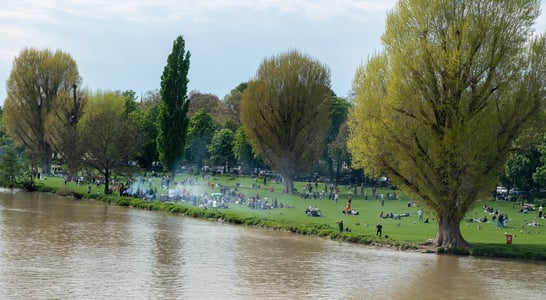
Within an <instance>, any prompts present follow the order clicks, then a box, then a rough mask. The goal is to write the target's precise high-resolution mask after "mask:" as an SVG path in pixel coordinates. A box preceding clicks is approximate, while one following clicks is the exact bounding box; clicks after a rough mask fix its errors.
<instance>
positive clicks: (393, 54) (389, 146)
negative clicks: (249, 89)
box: [348, 0, 546, 247]
mask: <svg viewBox="0 0 546 300" xmlns="http://www.w3.org/2000/svg"><path fill="white" fill-rule="evenodd" d="M539 13H540V1H537V0H518V1H513V0H504V1H499V0H458V1H446V0H427V1H424V0H405V1H402V0H401V1H398V4H397V5H396V7H395V8H394V9H393V10H392V11H391V12H390V13H389V14H388V16H387V21H386V30H385V33H384V35H383V43H384V50H383V51H382V52H380V53H378V54H376V55H374V56H372V57H371V58H370V59H369V60H368V62H367V64H366V65H365V66H363V67H361V68H360V69H359V70H358V71H357V74H356V76H355V82H354V90H355V105H354V109H353V110H352V111H351V115H350V117H349V121H350V123H349V124H350V128H351V137H350V140H349V143H348V145H349V148H350V150H351V153H352V156H353V164H354V165H357V166H361V167H364V168H365V170H366V171H374V170H375V172H377V173H378V174H375V175H379V173H385V174H387V175H388V176H389V178H390V179H391V180H392V181H393V182H394V183H395V184H396V185H398V186H399V187H400V188H401V189H403V190H404V191H406V192H408V193H410V194H411V195H413V196H414V197H415V199H416V200H418V201H419V202H421V204H423V205H426V206H427V207H429V208H430V209H431V210H432V211H433V212H434V213H435V215H436V220H437V222H438V232H437V234H436V237H435V239H434V240H432V242H433V244H435V245H437V246H440V247H470V246H471V245H470V244H469V243H468V242H467V241H466V240H465V239H464V238H463V237H462V234H461V229H460V223H461V221H462V220H463V218H464V217H465V215H466V213H467V212H468V211H469V209H471V208H472V207H473V205H474V203H475V201H476V200H477V199H480V198H481V197H482V196H486V195H487V192H488V191H490V190H492V189H494V187H495V184H496V182H497V181H498V179H499V177H500V175H501V174H502V166H503V163H504V161H505V160H506V157H507V155H508V152H509V151H510V148H511V146H512V142H513V141H514V139H515V138H516V137H518V136H519V135H520V134H521V133H522V132H523V130H524V129H525V128H526V127H528V125H529V124H530V121H532V120H536V118H538V117H541V113H542V112H543V110H544V104H545V100H546V80H545V78H546V40H545V38H544V36H543V35H539V36H535V35H534V34H533V24H534V21H535V20H536V18H537V17H538V15H539Z"/></svg>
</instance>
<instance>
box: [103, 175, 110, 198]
mask: <svg viewBox="0 0 546 300" xmlns="http://www.w3.org/2000/svg"><path fill="white" fill-rule="evenodd" d="M109 183H110V172H109V171H108V169H106V170H105V171H104V194H105V195H108V194H110V187H109Z"/></svg>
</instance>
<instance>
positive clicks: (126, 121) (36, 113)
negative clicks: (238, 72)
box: [2, 36, 349, 192]
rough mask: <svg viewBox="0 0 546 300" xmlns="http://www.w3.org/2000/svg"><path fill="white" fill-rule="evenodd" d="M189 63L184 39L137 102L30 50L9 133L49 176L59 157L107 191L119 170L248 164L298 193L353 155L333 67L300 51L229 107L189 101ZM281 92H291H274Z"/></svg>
mask: <svg viewBox="0 0 546 300" xmlns="http://www.w3.org/2000/svg"><path fill="white" fill-rule="evenodd" d="M189 59H190V53H189V51H186V50H185V43H184V40H183V38H182V37H181V36H180V37H178V38H177V39H176V40H175V41H174V43H173V51H172V53H171V54H170V55H169V57H168V60H167V64H166V66H165V69H164V72H163V75H162V77H161V89H160V90H159V91H150V92H148V93H146V94H145V97H143V99H140V101H138V99H137V97H136V94H135V92H134V91H125V92H102V91H96V92H90V91H87V90H84V89H82V88H81V85H82V83H81V78H80V76H79V74H78V71H77V67H76V63H75V62H74V60H73V59H72V58H71V56H70V55H69V54H67V53H64V52H62V51H56V52H54V53H53V52H51V51H49V50H37V49H25V50H23V51H22V52H21V53H20V55H19V56H18V57H17V58H16V59H15V60H14V64H13V70H12V73H11V76H10V79H9V82H8V98H7V99H6V101H5V107H4V111H3V116H4V119H3V122H2V123H3V126H4V128H5V130H6V132H7V134H8V135H9V137H11V140H12V141H13V142H14V145H16V146H19V147H21V148H20V149H24V152H25V154H26V155H27V157H28V158H29V161H30V162H31V163H32V167H33V169H35V170H37V169H38V167H40V168H41V172H42V173H43V174H50V172H51V162H52V159H53V158H57V159H58V160H60V161H61V162H62V163H63V165H65V166H66V168H67V170H68V174H69V175H70V176H71V177H72V178H73V179H76V177H77V176H78V174H79V173H80V172H81V170H82V168H93V169H95V170H98V171H99V172H100V173H101V174H102V175H103V176H104V177H105V178H106V183H108V181H109V180H108V179H109V177H110V176H111V174H112V171H113V170H115V169H120V168H121V167H126V166H127V165H128V164H129V163H131V162H133V161H136V162H137V163H138V165H140V166H142V167H144V168H150V167H152V166H157V165H159V164H158V163H157V162H158V161H160V162H161V164H160V165H161V166H162V167H163V168H164V169H165V170H166V171H168V172H169V174H170V175H171V176H174V175H175V173H176V172H177V171H178V170H179V167H180V166H181V165H182V164H184V165H192V166H193V167H194V170H201V168H202V167H203V166H204V165H205V164H213V165H220V166H225V170H224V171H229V168H231V167H233V166H236V165H243V166H245V168H246V171H247V172H250V171H251V170H253V169H254V168H255V167H261V168H263V167H266V166H267V167H270V168H272V169H273V170H274V171H275V172H276V173H279V174H281V175H283V177H284V178H285V184H286V185H285V191H287V192H292V191H293V179H294V178H295V177H296V176H298V175H302V174H306V173H308V172H310V171H311V170H314V169H316V167H317V162H318V161H320V160H322V161H323V162H324V163H323V169H324V170H327V171H328V170H329V173H330V174H331V176H334V163H333V161H334V160H333V158H338V159H341V158H343V159H345V158H347V157H348V156H347V155H343V154H342V153H343V152H344V149H345V147H344V142H340V140H342V141H343V140H345V139H346V137H338V132H340V131H339V128H341V126H342V124H343V123H344V121H345V120H346V118H347V114H348V109H349V103H348V102H347V101H346V100H345V99H342V98H339V97H336V96H335V95H334V94H333V93H332V91H331V90H330V88H329V84H330V73H329V70H328V68H327V67H326V66H324V65H322V64H320V63H319V62H317V61H315V60H313V59H312V58H310V57H309V56H306V55H303V54H300V53H299V52H297V51H290V52H287V53H285V54H281V55H278V56H275V57H272V58H269V59H265V60H264V62H263V63H262V66H261V67H260V70H259V71H258V73H257V75H256V79H255V80H251V81H250V82H249V83H242V84H240V85H239V86H237V87H236V88H235V89H233V90H232V91H231V92H230V94H228V95H226V97H225V99H224V100H223V101H220V100H219V99H218V97H217V96H215V95H211V94H204V93H199V92H192V93H190V94H189V95H188V92H187V84H188V82H189V80H188V78H187V74H188V70H189ZM275 86H277V87H282V88H280V89H277V90H276V91H275V93H270V91H272V89H273V88H274V87H275ZM287 91H288V92H287ZM272 112H276V113H272ZM344 133H345V134H347V132H346V131H344ZM334 141H337V144H336V143H334ZM8 144H9V143H8ZM326 145H330V146H331V147H325V146H326ZM345 153H346V151H345ZM340 165H341V162H338V163H337V166H340ZM160 170H163V169H160ZM338 170H339V168H338ZM338 176H339V175H338ZM105 191H108V186H107V185H106V186H105Z"/></svg>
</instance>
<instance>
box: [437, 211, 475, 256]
mask: <svg viewBox="0 0 546 300" xmlns="http://www.w3.org/2000/svg"><path fill="white" fill-rule="evenodd" d="M460 225H461V220H458V219H457V218H454V217H451V218H450V217H439V218H438V232H437V233H436V238H435V239H434V241H433V244H434V245H436V246H438V247H447V248H450V247H458V248H469V247H471V246H472V245H471V244H470V243H468V242H467V241H466V240H465V239H464V238H463V236H462V234H461V227H460Z"/></svg>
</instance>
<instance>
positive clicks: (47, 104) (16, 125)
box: [4, 48, 81, 174]
mask: <svg viewBox="0 0 546 300" xmlns="http://www.w3.org/2000/svg"><path fill="white" fill-rule="evenodd" d="M80 83H81V78H80V75H79V73H78V67H77V65H76V62H75V61H74V59H72V57H71V56H70V55H69V54H67V53H64V52H62V51H60V50H57V51H55V52H52V51H50V50H49V49H45V50H37V49H33V48H27V49H24V50H23V51H21V53H20V54H19V55H18V56H17V57H16V58H15V59H14V61H13V69H12V70H11V73H10V77H9V79H8V81H7V85H6V89H7V98H6V100H5V103H4V124H5V127H6V131H7V132H8V134H9V135H10V136H11V137H12V138H13V140H14V141H15V142H16V143H17V144H19V145H22V146H24V147H25V148H26V149H27V151H29V152H30V153H31V155H32V157H33V159H35V160H36V161H40V163H41V167H42V172H44V173H46V174H48V173H50V168H51V156H52V153H53V147H52V145H51V139H49V138H48V135H49V132H48V131H47V130H46V127H47V124H48V120H49V119H50V118H52V117H53V118H55V117H56V116H55V115H54V112H57V111H59V110H60V109H61V106H63V107H64V106H65V104H66V103H69V102H66V101H63V99H70V98H71V97H70V95H71V91H72V90H73V86H74V85H80ZM65 102H66V103H65Z"/></svg>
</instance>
